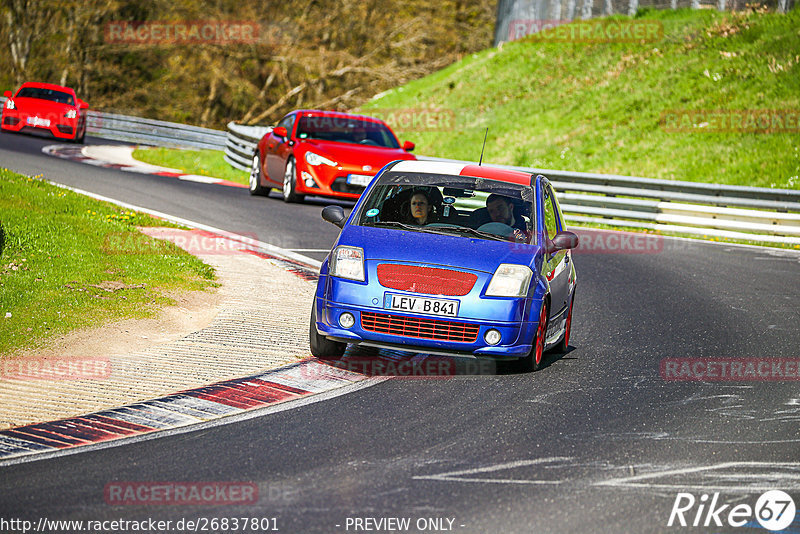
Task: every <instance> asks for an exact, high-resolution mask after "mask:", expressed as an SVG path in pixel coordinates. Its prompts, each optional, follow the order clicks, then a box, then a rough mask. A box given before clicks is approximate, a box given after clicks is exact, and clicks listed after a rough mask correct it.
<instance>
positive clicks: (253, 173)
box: [249, 150, 270, 197]
mask: <svg viewBox="0 0 800 534" xmlns="http://www.w3.org/2000/svg"><path fill="white" fill-rule="evenodd" d="M249 189H250V194H251V195H255V196H262V197H263V196H267V195H269V192H270V188H269V187H264V186H263V185H261V159H260V158H259V157H258V150H256V152H255V154H253V162H252V164H251V165H250V181H249Z"/></svg>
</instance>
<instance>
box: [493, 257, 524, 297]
mask: <svg viewBox="0 0 800 534" xmlns="http://www.w3.org/2000/svg"><path fill="white" fill-rule="evenodd" d="M532 276H533V271H531V270H530V268H529V267H527V266H525V265H516V264H513V263H501V264H500V266H499V267H498V268H497V270H496V271H495V272H494V275H493V276H492V281H491V282H489V287H488V289H486V296H487V297H524V296H525V295H527V293H528V286H529V285H530V283H531V277H532Z"/></svg>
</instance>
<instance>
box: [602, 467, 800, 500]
mask: <svg viewBox="0 0 800 534" xmlns="http://www.w3.org/2000/svg"><path fill="white" fill-rule="evenodd" d="M723 469H739V470H746V469H762V470H763V472H755V473H753V472H751V473H747V472H745V473H725V472H719V471H720V470H723ZM780 470H783V471H786V472H784V473H782V472H780ZM686 475H700V476H699V477H698V478H699V479H697V478H695V479H690V480H687V477H686ZM668 477H676V478H677V480H676V481H675V482H674V483H670V482H669V481H666V482H665V483H657V482H652V481H653V480H654V479H655V480H657V479H663V478H668ZM593 485H595V486H611V487H618V488H649V489H671V490H681V491H686V490H690V489H696V490H702V491H705V490H712V491H728V492H737V493H750V492H755V491H767V490H771V489H775V488H776V487H779V488H781V489H783V490H785V491H796V490H800V462H724V463H719V464H714V465H705V466H699V467H686V468H682V469H670V470H667V471H658V472H655V473H645V474H642V475H635V476H631V477H623V478H614V479H611V480H604V481H600V482H595V483H594V484H593Z"/></svg>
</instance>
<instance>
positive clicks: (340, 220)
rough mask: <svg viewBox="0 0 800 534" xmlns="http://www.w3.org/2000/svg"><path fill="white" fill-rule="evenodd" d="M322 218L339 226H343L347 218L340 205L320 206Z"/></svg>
mask: <svg viewBox="0 0 800 534" xmlns="http://www.w3.org/2000/svg"><path fill="white" fill-rule="evenodd" d="M322 218H323V219H325V220H326V221H328V222H329V223H333V224H335V225H336V226H338V227H339V228H344V222H345V221H346V220H347V217H345V216H344V210H343V209H342V207H341V206H325V207H324V208H322Z"/></svg>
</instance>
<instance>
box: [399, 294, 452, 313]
mask: <svg viewBox="0 0 800 534" xmlns="http://www.w3.org/2000/svg"><path fill="white" fill-rule="evenodd" d="M383 307H384V308H385V309H387V310H398V311H404V312H411V313H424V314H429V315H444V316H447V317H457V316H458V301H457V300H445V299H429V298H426V297H412V296H409V295H398V294H395V293H386V294H385V295H384V298H383Z"/></svg>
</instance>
